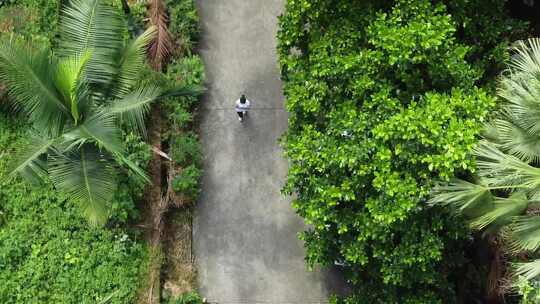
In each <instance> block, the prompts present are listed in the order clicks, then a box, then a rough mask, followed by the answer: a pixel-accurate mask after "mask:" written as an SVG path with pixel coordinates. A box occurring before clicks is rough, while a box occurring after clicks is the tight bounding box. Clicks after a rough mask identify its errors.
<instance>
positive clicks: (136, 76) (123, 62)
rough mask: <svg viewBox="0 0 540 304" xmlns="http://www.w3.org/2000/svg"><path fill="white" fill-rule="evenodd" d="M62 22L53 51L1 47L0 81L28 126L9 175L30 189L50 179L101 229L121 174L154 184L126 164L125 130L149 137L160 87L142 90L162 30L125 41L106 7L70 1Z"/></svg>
mask: <svg viewBox="0 0 540 304" xmlns="http://www.w3.org/2000/svg"><path fill="white" fill-rule="evenodd" d="M60 20H61V22H60V23H59V39H58V41H57V42H58V43H57V45H58V46H57V47H55V48H54V50H53V51H51V50H50V49H49V45H48V44H41V43H35V42H34V43H32V44H20V43H17V42H13V40H9V42H8V41H4V42H3V43H2V44H0V81H2V83H3V84H4V85H5V86H6V90H7V93H8V95H9V97H10V98H9V100H10V101H11V105H12V107H13V108H14V109H15V110H16V111H18V112H20V113H21V114H22V115H24V117H25V119H27V120H28V122H29V123H30V127H29V132H28V133H29V135H28V138H29V140H28V141H27V142H26V143H25V144H24V145H22V146H21V147H20V148H19V152H18V153H17V157H14V158H13V160H12V164H11V166H10V171H12V172H13V173H18V174H20V175H22V176H23V177H25V178H27V179H29V180H31V181H36V180H45V179H50V180H51V181H52V183H53V184H54V186H55V188H56V189H58V190H60V191H61V192H62V193H63V194H65V195H67V197H69V198H70V199H71V200H73V201H74V202H76V203H77V204H80V205H81V207H82V210H83V211H84V213H85V215H86V216H87V218H88V219H89V221H90V222H91V223H92V224H103V223H105V222H106V220H107V217H108V213H109V210H110V202H111V199H112V197H113V195H114V192H115V188H116V186H117V182H116V181H117V177H116V175H117V174H116V173H117V171H118V168H117V167H118V166H123V167H125V168H126V169H129V170H130V171H131V173H132V176H133V177H134V178H135V177H139V178H140V180H142V181H144V180H146V181H148V178H147V177H146V175H145V173H144V171H143V170H142V169H141V168H140V167H138V166H137V165H136V164H135V163H133V162H132V161H131V160H130V159H129V158H127V157H126V154H125V152H126V150H125V146H124V145H123V140H122V124H123V125H124V126H127V127H128V128H129V129H130V130H134V131H138V132H140V133H141V134H144V133H145V123H144V116H145V113H146V112H147V111H148V109H149V104H150V103H151V102H153V101H155V100H157V99H160V98H162V95H163V90H162V89H161V88H160V87H157V86H155V85H154V84H151V83H141V82H140V75H141V72H142V71H143V69H144V68H145V49H146V48H147V46H148V44H149V42H150V41H151V39H152V37H153V36H154V34H155V31H156V30H155V28H153V27H151V28H149V29H148V30H147V31H146V32H144V33H143V34H141V35H140V36H138V37H137V38H136V39H134V40H133V41H125V40H126V39H125V37H126V36H127V23H126V18H125V16H123V15H122V13H121V11H120V10H119V9H117V8H115V7H113V6H111V5H110V4H108V2H107V1H100V0H85V1H78V0H72V1H71V2H69V4H66V5H65V6H64V7H62V13H61V14H60ZM179 93H180V91H178V90H175V91H174V94H179ZM168 94H169V93H167V95H168ZM181 94H184V95H185V92H182V93H181ZM112 160H116V162H114V161H112Z"/></svg>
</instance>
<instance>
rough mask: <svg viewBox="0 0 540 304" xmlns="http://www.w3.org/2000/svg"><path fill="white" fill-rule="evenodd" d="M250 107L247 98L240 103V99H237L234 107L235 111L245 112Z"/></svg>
mask: <svg viewBox="0 0 540 304" xmlns="http://www.w3.org/2000/svg"><path fill="white" fill-rule="evenodd" d="M250 107H251V102H250V101H249V99H246V102H245V103H241V102H240V99H238V100H237V101H236V103H235V106H234V109H235V110H236V112H246V111H247V110H249V108H250Z"/></svg>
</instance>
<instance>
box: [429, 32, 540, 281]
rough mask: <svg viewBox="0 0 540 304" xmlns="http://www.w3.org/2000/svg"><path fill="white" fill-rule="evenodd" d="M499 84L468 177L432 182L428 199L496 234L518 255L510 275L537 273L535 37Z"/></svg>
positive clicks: (539, 120) (539, 180)
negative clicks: (497, 101)
mask: <svg viewBox="0 0 540 304" xmlns="http://www.w3.org/2000/svg"><path fill="white" fill-rule="evenodd" d="M513 50H514V53H513V57H512V60H511V63H510V65H509V67H508V70H507V71H506V72H505V73H503V75H502V76H501V79H500V83H499V89H498V95H499V96H500V97H501V99H502V100H503V104H502V106H501V108H500V110H499V111H497V113H495V117H494V118H493V119H492V120H491V121H489V122H488V123H486V125H485V133H484V138H483V139H482V140H481V141H480V142H479V144H478V145H477V146H476V148H475V149H474V154H475V156H476V158H477V171H476V172H475V177H474V178H473V179H474V180H473V181H466V180H461V179H455V180H452V181H451V182H450V183H448V184H446V185H443V186H439V187H436V188H435V189H434V195H433V198H432V199H431V203H434V204H441V205H447V206H450V207H451V210H454V211H456V212H458V213H460V214H463V215H464V216H465V217H466V218H468V219H469V220H470V226H471V227H472V228H473V229H476V230H481V231H483V232H484V235H488V236H490V237H499V238H500V239H501V240H503V243H504V245H503V249H504V250H505V251H506V253H507V254H509V255H510V256H514V257H518V259H517V260H519V262H518V263H514V264H513V266H514V267H512V268H513V269H512V270H513V271H511V273H512V274H513V275H514V277H513V279H516V278H517V277H519V278H524V279H527V280H531V279H535V278H537V277H538V275H539V274H540V259H537V258H538V257H540V255H539V251H538V249H539V248H540V39H529V40H528V41H520V42H518V43H516V46H515V47H514V48H513Z"/></svg>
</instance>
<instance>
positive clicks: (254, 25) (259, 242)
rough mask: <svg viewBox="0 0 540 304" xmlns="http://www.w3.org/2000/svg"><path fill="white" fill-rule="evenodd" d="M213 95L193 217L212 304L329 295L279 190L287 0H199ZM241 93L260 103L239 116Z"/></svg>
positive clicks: (202, 282) (204, 124) (204, 125)
mask: <svg viewBox="0 0 540 304" xmlns="http://www.w3.org/2000/svg"><path fill="white" fill-rule="evenodd" d="M198 7H199V13H200V15H201V26H202V43H201V46H200V52H201V54H202V56H203V59H204V61H205V64H206V71H207V86H208V89H209V91H208V93H207V94H206V96H205V98H204V100H203V103H202V105H201V108H202V110H201V112H202V113H201V115H202V117H201V120H202V121H201V126H200V130H201V139H202V142H203V147H204V153H205V155H206V159H205V162H204V169H205V175H204V177H203V190H202V195H201V198H200V201H199V202H198V205H197V207H196V212H195V219H194V232H193V233H194V240H193V241H194V243H193V246H194V253H195V258H196V263H197V265H198V266H197V268H198V278H199V287H200V291H201V293H202V295H203V296H205V297H206V298H207V299H208V300H209V301H210V302H211V303H219V304H227V303H246V304H256V303H275V304H282V303H283V304H284V303H303V304H304V303H325V302H327V299H328V293H329V292H328V290H329V288H330V287H329V283H327V282H333V281H334V280H332V279H331V278H329V277H328V276H327V275H323V274H322V273H320V272H315V273H313V272H308V271H307V270H306V266H305V263H304V250H303V246H302V243H301V241H299V240H298V238H297V233H298V232H299V231H301V230H303V224H302V221H301V219H300V218H298V217H297V216H296V215H295V214H294V212H293V211H292V210H291V207H290V201H289V200H287V199H285V198H283V197H282V196H281V194H280V189H281V187H282V186H283V183H284V180H285V176H286V173H287V162H286V161H285V160H284V159H283V158H282V151H281V150H280V148H279V146H278V142H277V141H278V139H279V137H280V136H281V135H282V134H283V132H284V131H285V130H286V129H287V114H286V112H285V111H284V109H283V96H282V88H281V82H280V80H279V72H278V68H277V55H276V40H275V36H276V31H277V16H278V15H279V14H280V13H281V10H282V7H283V1H281V0H199V1H198ZM241 93H246V94H247V96H248V98H249V99H250V100H252V103H253V104H252V106H253V110H252V111H251V112H250V114H249V117H248V119H247V121H246V122H245V123H244V124H240V123H239V122H238V119H237V116H236V114H235V113H234V111H233V103H234V100H235V99H236V98H238V96H239V95H240V94H241Z"/></svg>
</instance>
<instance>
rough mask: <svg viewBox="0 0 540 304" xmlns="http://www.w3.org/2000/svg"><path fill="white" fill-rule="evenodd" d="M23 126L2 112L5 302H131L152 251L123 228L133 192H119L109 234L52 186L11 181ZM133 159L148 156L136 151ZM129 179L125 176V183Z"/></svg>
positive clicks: (0, 251) (0, 298)
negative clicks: (93, 225) (11, 166)
mask: <svg viewBox="0 0 540 304" xmlns="http://www.w3.org/2000/svg"><path fill="white" fill-rule="evenodd" d="M24 129H25V126H24V124H21V123H17V122H15V120H12V119H8V118H6V116H4V115H0V147H2V148H1V149H0V215H1V216H0V217H1V221H0V244H1V246H0V282H2V284H0V302H1V303H98V302H100V301H102V300H104V299H106V298H108V297H110V301H109V303H132V302H133V301H134V298H135V294H136V290H137V288H138V287H139V276H140V272H141V270H142V269H143V266H144V263H145V259H146V250H145V248H144V247H143V246H142V245H141V244H140V243H137V242H135V241H134V237H135V235H133V233H130V232H128V231H126V230H125V229H122V228H121V227H122V226H125V224H126V223H127V221H128V220H130V219H132V218H133V217H134V216H136V212H135V209H134V204H133V201H132V200H133V198H134V197H136V194H135V193H134V191H132V190H130V189H132V188H130V187H129V186H128V184H126V185H123V186H122V187H120V188H122V189H125V190H124V191H121V192H117V193H116V195H115V198H114V200H113V203H112V206H113V208H112V209H113V211H114V212H113V213H112V219H111V221H110V226H109V229H94V228H91V227H89V226H88V224H87V223H86V221H85V220H84V219H83V218H82V217H81V215H80V212H79V210H78V206H76V205H74V204H73V203H70V202H69V201H67V200H66V199H65V198H63V197H62V196H61V195H59V194H58V192H57V191H55V190H54V189H53V188H52V187H51V185H48V184H47V185H43V186H39V187H31V186H28V185H26V184H25V183H23V182H22V181H21V180H19V179H17V180H11V181H10V180H9V179H8V178H7V175H6V173H7V168H6V166H7V163H8V162H9V160H10V158H11V157H12V156H13V155H14V150H13V148H14V146H16V145H17V143H18V142H20V141H21V140H24V136H23V135H24V134H25V132H24ZM133 151H134V153H133V154H131V156H132V157H134V158H138V156H137V155H138V154H139V153H143V154H144V152H136V151H143V150H141V149H140V148H137V147H135V146H134V148H133ZM126 182H127V179H126Z"/></svg>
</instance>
